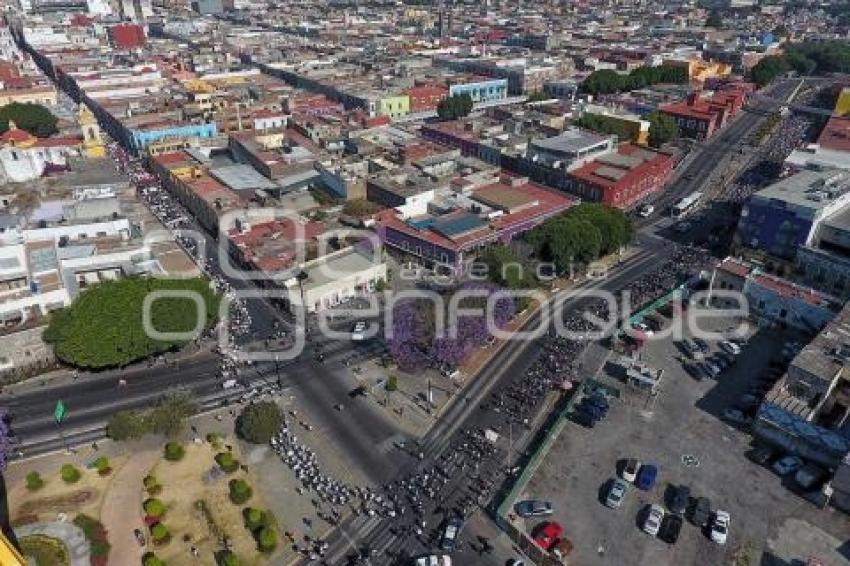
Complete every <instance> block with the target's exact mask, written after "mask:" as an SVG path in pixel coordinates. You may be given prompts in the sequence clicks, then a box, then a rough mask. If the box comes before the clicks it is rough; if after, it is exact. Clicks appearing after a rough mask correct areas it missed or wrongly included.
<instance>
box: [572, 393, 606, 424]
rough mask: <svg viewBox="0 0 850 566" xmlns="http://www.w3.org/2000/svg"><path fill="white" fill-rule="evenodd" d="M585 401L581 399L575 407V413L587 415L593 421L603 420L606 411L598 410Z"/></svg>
mask: <svg viewBox="0 0 850 566" xmlns="http://www.w3.org/2000/svg"><path fill="white" fill-rule="evenodd" d="M585 399H586V398H585ZM585 399H582V400H581V402H580V403H579V404H578V405H577V406H576V410H577V411H579V412H584V413H587V414H588V415H590V417H591V418H592V419H593V420H595V421H599V420H602V419H603V418H605V416H606V415H607V414H608V411H607V410H606V409H600V408H599V407H597V406H595V405H591V404H590V403H588V402H587V401H586V400H585Z"/></svg>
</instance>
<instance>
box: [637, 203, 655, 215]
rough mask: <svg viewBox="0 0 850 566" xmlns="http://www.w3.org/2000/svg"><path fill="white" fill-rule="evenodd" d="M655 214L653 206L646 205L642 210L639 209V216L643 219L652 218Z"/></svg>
mask: <svg viewBox="0 0 850 566" xmlns="http://www.w3.org/2000/svg"><path fill="white" fill-rule="evenodd" d="M653 212H655V207H654V206H652V205H651V204H645V205H643V206H642V207H640V209H638V215H639V216H640V217H641V218H649V217H650V216H652V213H653Z"/></svg>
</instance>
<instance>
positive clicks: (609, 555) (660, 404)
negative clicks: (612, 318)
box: [521, 320, 850, 566]
mask: <svg viewBox="0 0 850 566" xmlns="http://www.w3.org/2000/svg"><path fill="white" fill-rule="evenodd" d="M732 322H733V321H723V320H720V321H718V322H717V327H716V328H718V329H719V328H723V327H731V326H732V324H731V323H732ZM746 337H747V338H748V341H747V344H746V345H745V346H744V351H743V353H742V355H740V356H739V357H738V358H737V359H736V361H735V363H734V364H733V365H732V366H731V367H729V368H728V369H727V370H725V371H724V372H723V373H722V374H721V375H720V377H719V378H718V379H716V380H715V379H703V380H701V381H700V380H697V379H695V378H694V377H692V376H691V375H689V374H688V373H686V371H685V370H684V369H683V367H682V361H684V358H685V355H684V353H683V351H682V350H681V349H680V347H679V345H678V344H677V343H676V342H675V341H674V340H672V339H663V340H658V341H653V340H650V341H648V342H647V343H646V345H645V347H644V348H643V350H642V353H641V360H642V361H643V362H645V363H647V364H648V365H650V366H651V367H654V368H658V369H663V370H664V373H663V377H662V380H661V382H660V386H659V388H658V393H657V395H652V394H650V393H649V392H648V391H640V390H636V389H634V388H633V387H632V386H629V385H626V384H624V383H623V382H622V381H620V380H618V379H616V378H614V377H613V376H612V375H607V374H608V372H607V370H606V371H605V372H604V373H605V374H603V375H600V376H599V380H600V381H602V382H603V383H606V384H610V385H615V386H616V387H618V388H619V390H620V393H621V394H620V398H619V399H613V400H611V408H610V411H609V412H608V416H607V418H605V419H604V420H602V421H601V422H599V423H598V424H597V425H596V426H595V428H592V429H587V428H583V427H582V426H580V425H578V424H576V423H570V424H569V425H568V426H567V428H566V429H565V431H564V432H563V433H562V434H561V436H560V438H559V439H558V440H557V441H556V442H555V444H554V446H553V448H552V450H551V452H550V453H549V455H548V456H547V457H546V458H545V459H544V461H543V463H542V464H541V465H540V467H539V468H538V470H537V472H536V473H535V475H534V476H533V477H532V479H531V481H530V482H529V485H528V487H527V489H526V492H525V493H524V494H523V496H522V497H521V498H533V499H544V500H548V501H551V502H552V504H553V506H554V514H553V516H552V518H551V519H552V520H555V521H557V522H559V523H560V524H561V525H562V526H563V527H564V530H565V533H564V534H565V536H566V537H568V538H569V539H570V540H571V541H572V542H573V544H574V550H573V553H572V555H571V557H570V559H571V563H574V564H581V565H583V566H584V565H588V564H671V565H674V564H675V565H679V564H704V565H707V566H708V565H711V566H716V565H719V564H726V563H730V560H732V559H733V558H734V557H735V556H736V555H738V554H740V553H742V549H752V554H753V555H752V558H751V559H752V562H750V563H755V564H758V563H760V562H759V561H758V560H757V558H758V557H759V556H761V552H762V551H763V550H766V545H767V544H768V541H769V540H770V539H777V538H780V539H781V538H782V537H781V536H780V535H781V533H787V532H789V531H791V530H793V531H794V532H800V526H801V525H804V526H805V529H804V531H803V532H805V533H806V537H805V538H806V540H807V542H806V544H799V545H796V547H797V548H799V549H800V550H799V552H801V554H800V555H799V556H796V557H793V556H789V555H788V552H787V548H786V551H785V552H782V553H780V554H781V555H783V558H784V559H786V560H787V559H789V558H796V559H806V558H808V557H809V556H810V555H811V553H813V552H817V553H818V554H819V555H820V556H821V557H822V558H824V559H825V560H826V562H825V563H826V564H832V563H833V562H835V563H836V564H839V563H847V560H848V558H847V557H846V554H845V557H844V558H842V555H841V554H839V553H840V552H841V550H838V549H837V548H836V547H837V546H840V545H839V544H838V543H835V544H832V543H830V542H828V541H844V540H845V539H846V537H847V536H848V533H850V520H848V518H847V516H846V515H842V514H841V513H839V512H837V511H834V510H831V509H825V510H821V509H817V508H816V507H815V506H814V505H812V504H811V503H809V502H807V501H805V500H804V499H802V498H801V497H799V496H798V495H796V494H794V493H793V492H792V491H789V490H788V489H787V487H786V486H784V485H783V480H782V479H781V478H779V477H778V476H776V475H775V474H774V473H773V472H772V471H770V470H769V469H767V468H764V467H762V466H759V465H756V464H754V463H753V462H751V461H750V460H748V459H747V458H746V457H745V453H746V452H747V451H748V450H749V449H750V448H751V446H752V445H751V439H750V436H749V434H748V433H747V432H746V430H741V429H738V428H734V427H733V426H731V425H730V424H729V423H727V422H724V420H723V419H722V418H721V415H722V413H723V410H724V409H725V408H727V407H729V406H730V405H732V404H734V403H735V402H736V401H738V400H739V399H740V398H741V396H742V394H744V393H745V392H746V390H747V389H748V388H750V387H751V385H752V383H753V381H754V380H755V379H756V377H757V376H759V375H760V374H762V372H763V371H764V370H765V369H766V368H768V366H769V363H770V361H771V360H773V359H776V358H777V357H778V356H779V354H780V353H781V350H782V348H783V345H784V344H785V343H786V341H789V340H794V339H796V337H795V336H792V335H788V336H786V335H784V334H783V333H781V332H780V331H778V330H772V329H771V330H759V331H758V332H756V333H755V334H753V329H749V330H748V331H747V336H746ZM709 346H710V348H711V350H712V352H714V351H716V350H717V349H718V348H717V344H716V343H715V342H712V341H709ZM627 458H637V459H638V460H640V461H642V462H644V463H651V464H655V465H656V466H657V467H658V469H659V473H658V480H657V482H656V483H655V485H654V487H653V488H652V489H650V490H649V491H640V490H638V489H637V488H636V487H635V486H634V485H630V486H629V488H628V491H627V493H626V495H625V498H624V501H623V503H622V505H621V507H620V508H619V509H616V510H615V509H609V508H608V507H606V506H605V505H604V504H603V501H604V499H605V496H606V494H607V487H608V484H609V483H610V481H611V480H612V479H613V478H615V477H617V472H618V470H619V469H620V467H621V466H622V462H623V460H625V459H627ZM786 482H787V480H786ZM671 484H673V485H686V486H688V487H689V488H690V494H691V498H696V497H707V498H708V499H710V501H711V509H712V511H714V510H717V509H723V510H726V511H728V512H729V513H730V515H731V521H730V527H729V534H728V540H727V543H726V544H725V545H719V544H716V543H714V542H712V541H711V540H710V539H709V538H708V537H707V536H706V535H705V534H704V533H703V532H701V531H700V529H698V528H697V527H696V526H694V525H692V524H691V523H690V522H689V521H687V520H686V521H685V524H684V526H683V527H682V529H681V533H680V536H679V539H678V542H677V543H676V544H675V545H668V544H667V543H665V542H663V541H662V540H660V539H659V538H656V537H653V536H651V535H649V534H646V533H644V532H643V531H642V530H641V526H642V524H643V519H644V516H645V514H646V509H647V507H648V505H649V504H652V503H659V504H661V505H663V506H664V507H665V508H667V505H666V503H667V498H666V497H665V491H667V490H669V486H670V485H671ZM668 495H669V493H668ZM787 521H796V523H794V525H793V529H792V528H791V527H792V525H790V524H789V523H788V522H787ZM541 522H542V520H541V519H535V520H530V521H529V522H528V523H527V528H528V530H529V531H530V530H533V529H534V527H535V526H536V525H537V524H539V523H541ZM808 535H812V536H808ZM812 540H816V541H821V542H816V543H812V542H811V541H812ZM824 541H826V542H824ZM792 546H793V545H792ZM846 546H847V545H846V544H845V545H844V547H845V548H844V549H843V552H844V553H846V552H847V550H846ZM765 563H770V564H773V563H778V564H786V563H788V562H765Z"/></svg>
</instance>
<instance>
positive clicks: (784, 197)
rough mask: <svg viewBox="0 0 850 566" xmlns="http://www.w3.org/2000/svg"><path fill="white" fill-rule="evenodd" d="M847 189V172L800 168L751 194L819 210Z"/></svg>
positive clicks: (849, 187) (848, 179)
mask: <svg viewBox="0 0 850 566" xmlns="http://www.w3.org/2000/svg"><path fill="white" fill-rule="evenodd" d="M848 190H850V172H847V171H837V170H830V169H828V170H823V171H814V170H803V171H800V172H798V173H795V174H794V175H791V176H790V177H786V178H785V179H782V180H780V181H778V182H776V183H774V184H772V185H770V186H769V187H767V188H765V189H762V190H760V191H759V192H757V193H756V194H755V195H754V196H753V198H754V199H762V200H769V201H779V202H783V203H785V204H787V205H792V206H796V207H798V208H807V209H811V210H813V211H819V210H821V209H823V208H826V207H827V206H829V205H831V204H832V203H833V202H834V201H835V200H836V199H837V198H839V197H840V196H843V195H844V194H846V193H847V192H848Z"/></svg>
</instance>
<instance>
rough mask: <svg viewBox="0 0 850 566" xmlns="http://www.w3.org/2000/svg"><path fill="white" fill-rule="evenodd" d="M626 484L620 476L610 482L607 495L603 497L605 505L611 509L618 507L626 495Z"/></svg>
mask: <svg viewBox="0 0 850 566" xmlns="http://www.w3.org/2000/svg"><path fill="white" fill-rule="evenodd" d="M627 489H628V484H627V483H626V482H625V481H623V480H621V479H620V478H617V479H615V480H614V481H613V482H611V487H610V488H609V489H608V495H607V496H606V497H605V505H607V506H608V507H610V508H611V509H619V508H620V505H622V504H623V499H625V497H626V490H627Z"/></svg>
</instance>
